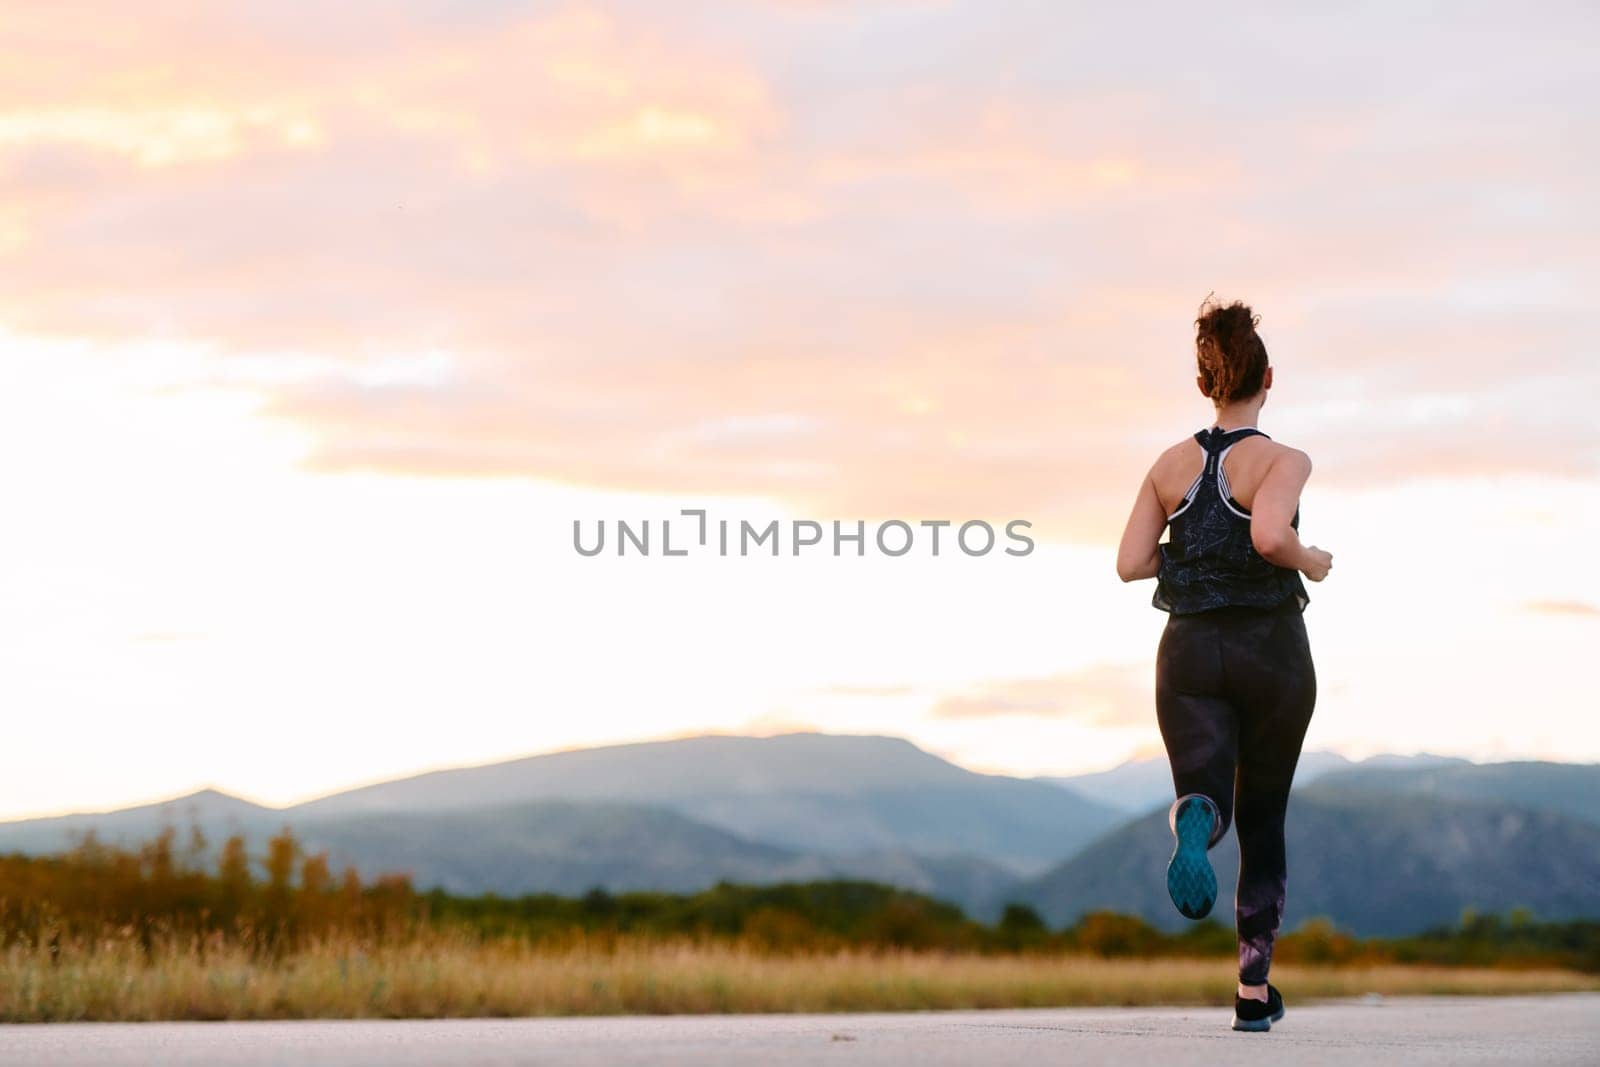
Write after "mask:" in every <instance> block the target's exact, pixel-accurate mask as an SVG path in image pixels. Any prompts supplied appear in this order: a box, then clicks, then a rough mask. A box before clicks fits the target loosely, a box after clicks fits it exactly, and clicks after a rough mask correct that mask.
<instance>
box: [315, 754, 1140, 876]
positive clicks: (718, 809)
mask: <svg viewBox="0 0 1600 1067" xmlns="http://www.w3.org/2000/svg"><path fill="white" fill-rule="evenodd" d="M541 800H569V801H580V800H596V801H603V802H607V803H619V802H620V803H635V804H645V805H649V806H654V807H663V808H668V809H671V810H673V811H677V812H680V813H682V814H684V815H686V816H689V817H690V818H693V819H696V820H699V821H701V822H705V823H708V824H710V825H713V826H717V827H720V828H722V829H724V830H727V831H729V832H731V833H734V834H738V835H740V836H742V837H746V838H752V839H757V840H762V841H766V842H769V843H771V844H775V845H779V846H781V847H784V848H788V849H792V850H795V851H800V852H815V851H822V852H830V853H845V854H849V853H862V852H867V851H881V850H894V851H909V852H917V853H926V854H928V855H930V856H975V857H981V858H983V859H985V860H987V861H989V862H992V863H998V864H1001V865H1004V866H1006V867H1009V868H1011V869H1012V870H1013V871H1014V872H1015V873H1018V874H1032V873H1038V872H1039V871H1042V870H1045V869H1046V868H1048V867H1049V866H1050V865H1051V864H1053V863H1055V862H1057V861H1058V860H1060V859H1061V858H1062V857H1063V856H1066V855H1069V854H1070V853H1072V852H1073V851H1074V850H1076V849H1077V848H1079V847H1081V846H1083V845H1085V844H1087V843H1088V842H1089V841H1091V840H1093V839H1094V838H1095V837H1097V836H1098V835H1099V834H1101V833H1103V832H1104V831H1105V830H1107V829H1109V828H1110V827H1112V826H1114V825H1116V823H1117V822H1119V821H1120V820H1121V818H1122V817H1123V816H1122V813H1121V812H1119V811H1117V810H1116V809H1114V808H1111V807H1108V806H1106V805H1102V804H1097V803H1095V802H1093V801H1090V800H1087V799H1085V798H1083V797H1082V796H1080V795H1078V794H1077V793H1076V792H1074V791H1071V790H1062V789H1060V788H1058V787H1055V786H1051V785H1048V784H1046V783H1042V782H1034V781H1028V780H1026V779H1021V778H1010V777H1007V776H1004V775H988V774H977V773H974V772H972V771H968V770H966V769H964V768H962V767H958V766H956V765H955V764H953V763H950V762H948V761H946V760H943V759H940V758H939V757H937V756H934V755H932V754H931V753H928V752H924V751H923V750H922V749H920V748H917V747H916V746H915V745H913V744H912V743H911V742H909V741H907V740H905V739H904V738H898V737H881V736H850V735H833V734H816V733H796V734H782V735H779V736H776V737H762V738H757V737H728V736H706V737H692V738H684V739H681V740H674V741H655V742H645V743H640V744H631V745H611V746H605V747H602V748H592V749H581V750H577V751H572V752H556V753H550V754H548V755H542V756H529V757H526V758H523V759H517V760H511V761H507V762H504V763H496V764H490V765H487V766H483V767H464V768H458V769H454V770H445V771H434V772H431V773H428V774H422V775H416V776H413V777H410V778H401V779H396V780H394V781H391V782H381V783H378V784H376V785H370V786H364V787H361V788H358V789H352V790H347V791H345V792H342V793H336V794H333V795H332V796H328V797H323V798H321V799H318V800H313V801H310V802H309V803H306V804H302V805H300V806H298V807H297V808H293V809H289V810H290V811H292V812H295V813H296V814H297V815H298V816H307V815H310V816H317V817H321V816H324V815H330V814H348V813H353V812H357V811H406V810H410V811H442V810H447V809H450V808H459V807H489V806H495V807H501V806H507V805H513V804H520V803H527V802H532V801H541Z"/></svg>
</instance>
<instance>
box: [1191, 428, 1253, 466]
mask: <svg viewBox="0 0 1600 1067" xmlns="http://www.w3.org/2000/svg"><path fill="white" fill-rule="evenodd" d="M1246 437H1267V435H1266V434H1264V433H1262V432H1261V431H1260V430H1258V429H1256V428H1255V427H1254V426H1240V427H1239V428H1238V429H1236V430H1219V429H1217V428H1216V427H1215V426H1211V427H1208V428H1206V429H1204V430H1201V431H1199V432H1198V433H1196V434H1195V435H1194V439H1195V440H1196V441H1198V442H1200V447H1201V448H1203V449H1205V453H1206V465H1205V469H1204V470H1202V471H1201V472H1200V476H1201V477H1202V478H1215V477H1216V476H1217V472H1218V470H1220V469H1221V465H1222V457H1223V456H1224V455H1225V454H1226V453H1227V451H1228V449H1230V448H1232V447H1233V446H1234V445H1236V444H1238V443H1239V442H1240V441H1243V440H1244V439H1245V438H1246ZM1268 440H1271V438H1270V437H1269V438H1268Z"/></svg>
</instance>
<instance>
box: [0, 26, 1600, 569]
mask: <svg viewBox="0 0 1600 1067" xmlns="http://www.w3.org/2000/svg"><path fill="white" fill-rule="evenodd" d="M163 12H164V17H151V16H149V15H147V14H145V13H140V12H135V11H134V10H133V9H130V8H127V7H125V6H121V5H107V6H106V7H105V8H104V9H102V10H100V11H99V12H97V13H96V14H95V15H94V16H93V17H94V18H95V19H96V25H97V26H100V27H101V28H102V29H103V30H104V32H103V33H100V34H96V35H89V36H88V37H86V36H85V35H83V34H81V33H80V34H68V33H67V30H66V28H64V27H63V25H62V23H61V21H60V15H59V8H58V7H57V6H55V5H43V4H22V5H7V7H6V9H5V11H4V13H3V14H0V29H3V30H4V32H5V33H6V35H7V39H8V40H13V41H17V42H20V44H19V46H18V47H16V48H14V49H13V50H12V51H13V53H14V55H15V56H16V58H17V62H16V63H14V64H10V65H8V67H7V70H6V71H5V72H4V73H0V89H4V90H5V91H4V93H3V94H0V99H4V100H5V101H6V104H5V107H4V108H3V109H0V164H3V166H0V268H3V269H5V270H6V272H7V277H8V279H13V281H12V282H10V283H8V285H7V286H5V287H0V323H3V324H4V325H5V326H7V327H8V328H10V329H13V330H17V331H21V332H33V333H39V334H52V335H67V336H74V337H82V338H88V339H92V340H94V341H97V342H99V343H104V344H115V343H117V342H119V341H123V340H130V339H143V338H148V337H169V338H178V339H183V340H189V341H194V342H198V343H202V344H207V345H211V346H213V347H214V348H215V349H216V350H217V352H218V353H219V364H218V370H217V374H218V376H219V377H221V378H226V377H227V376H228V374H229V369H228V366H229V365H228V362H227V361H228V359H229V357H231V356H236V355H240V354H244V355H250V356H253V357H257V358H259V357H262V356H269V357H270V356H274V355H293V356H295V357H306V356H310V357H314V358H315V359H316V360H317V361H319V365H320V366H323V367H325V368H331V369H327V370H325V371H324V372H322V373H318V374H315V375H309V376H302V377H300V378H299V379H298V380H293V381H288V382H285V383H281V384H276V385H272V386H270V387H263V388H266V389H267V390H268V398H267V410H268V411H269V412H270V413H271V414H272V415H274V416H275V417H278V418H282V419H286V420H290V421H292V422H294V423H296V424H297V425H299V426H302V427H304V428H306V429H308V430H309V431H310V432H311V434H312V437H313V439H314V441H315V446H314V451H313V454H312V456H311V458H310V463H311V464H312V466H314V467H315V468H317V469H323V470H350V469H363V470H384V471H402V472H412V473H416V472H421V473H429V474H438V475H441V476H489V477H497V476H507V477H522V476H527V477H538V478H547V479H554V480H559V481H564V482H569V483H573V484H583V485H596V486H606V487H620V488H630V489H647V490H650V489H654V490H674V491H685V492H718V493H746V494H763V495H778V496H782V497H784V498H786V499H788V500H789V501H791V502H793V503H794V504H795V505H796V506H797V507H803V508H805V509H807V510H810V511H813V512H815V513H817V514H819V515H824V516H839V517H856V516H861V517H878V516H883V515H888V514H899V515H907V516H927V517H937V516H955V515H961V516H968V515H971V516H987V517H995V518H1010V517H1027V518H1030V519H1033V520H1035V521H1036V522H1037V523H1039V524H1040V526H1041V531H1040V532H1041V535H1042V536H1046V537H1051V536H1076V537H1089V538H1095V539H1105V538H1107V537H1109V536H1112V535H1114V532H1115V528H1116V526H1117V525H1118V524H1119V522H1120V519H1121V512H1122V509H1123V507H1124V506H1125V505H1126V498H1127V497H1128V495H1129V494H1130V493H1131V490H1132V486H1133V485H1134V483H1135V482H1136V481H1137V478H1138V476H1139V475H1140V474H1141V473H1142V471H1143V469H1144V466H1145V464H1147V463H1148V461H1149V459H1150V458H1151V457H1153V455H1154V454H1155V452H1156V451H1158V450H1159V448H1160V447H1162V446H1163V445H1165V444H1167V443H1169V442H1170V440H1172V439H1176V438H1177V437H1179V436H1180V435H1182V434H1183V433H1185V432H1187V431H1188V430H1189V429H1192V428H1194V427H1195V426H1197V425H1198V424H1199V423H1201V422H1202V421H1203V420H1204V419H1205V417H1206V414H1207V413H1206V410H1205V408H1204V405H1203V403H1202V402H1201V401H1200V400H1199V398H1198V397H1197V396H1196V395H1195V394H1194V391H1193V389H1192V386H1191V385H1190V384H1189V378H1190V376H1191V375H1192V370H1191V369H1190V367H1191V362H1190V356H1189V343H1190V338H1189V322H1190V319H1191V317H1192V313H1193V308H1194V306H1195V305H1196V304H1197V303H1198V301H1199V299H1200V298H1201V297H1202V296H1204V294H1205V293H1206V292H1207V291H1208V290H1211V289H1216V290H1218V291H1219V292H1223V293H1226V294H1228V295H1238V296H1244V297H1246V298H1248V299H1250V300H1252V301H1253V302H1255V303H1256V304H1257V306H1258V308H1259V309H1260V310H1261V311H1262V313H1263V316H1264V324H1263V329H1264V331H1265V334H1266V337H1267V340H1268V344H1269V347H1270V349H1271V350H1272V353H1273V356H1274V359H1275V360H1276V361H1277V362H1278V364H1279V387H1278V391H1277V393H1276V394H1275V395H1274V397H1273V400H1272V402H1271V403H1270V404H1269V407H1268V409H1267V413H1266V420H1267V428H1268V429H1269V432H1278V429H1279V428H1280V427H1281V428H1282V430H1283V432H1284V433H1286V434H1288V435H1290V436H1293V437H1294V438H1295V443H1299V444H1303V445H1304V446H1306V447H1307V448H1309V449H1310V450H1312V451H1313V454H1314V455H1315V456H1316V457H1317V461H1318V466H1317V475H1316V478H1317V480H1318V484H1331V485H1351V486H1359V485H1367V484H1374V483H1382V482H1392V481H1395V480H1400V479H1405V478H1410V477H1419V476H1439V477H1454V476H1461V475H1474V474H1481V473H1513V474H1515V473H1528V472H1537V473H1547V474H1556V475H1561V476H1567V477H1573V478H1580V479H1592V478H1594V477H1595V476H1596V473H1597V471H1600V454H1597V447H1596V441H1595V437H1594V434H1593V430H1592V419H1591V416H1590V413H1589V411H1588V406H1587V402H1586V399H1585V398H1586V397H1588V396H1591V395H1593V394H1594V392H1595V391H1596V389H1597V387H1600V370H1597V369H1596V368H1595V367H1594V365H1593V361H1592V359H1590V358H1589V351H1590V348H1591V347H1592V346H1591V343H1590V342H1591V339H1592V337H1593V335H1594V331H1595V326H1596V325H1597V324H1596V322H1595V315H1594V312H1593V310H1592V309H1591V307H1590V303H1591V302H1590V301H1589V300H1588V297H1587V293H1588V292H1589V291H1590V290H1591V289H1592V288H1593V285H1594V284H1595V282H1596V281H1597V280H1600V279H1597V278H1596V264H1595V262H1594V258H1593V256H1592V251H1591V250H1592V248H1593V247H1594V241H1595V240H1596V238H1597V236H1600V234H1597V233H1596V226H1597V221H1596V217H1595V215H1594V212H1593V211H1592V208H1591V207H1590V197H1589V194H1588V191H1587V185H1588V181H1587V175H1588V174H1589V173H1590V172H1591V171H1592V169H1593V165H1594V164H1595V163H1596V162H1597V160H1596V159H1595V158H1594V145H1593V144H1592V143H1591V141H1588V140H1585V139H1583V138H1581V137H1574V136H1573V131H1572V123H1571V121H1570V112H1571V108H1572V106H1573V105H1572V103H1571V101H1572V100H1573V99H1574V97H1575V95H1577V91H1578V90H1579V89H1581V87H1582V85H1584V84H1588V83H1589V82H1592V81H1594V80H1596V77H1597V76H1596V75H1595V73H1594V71H1593V68H1592V64H1590V63H1589V62H1588V59H1587V52H1586V51H1585V50H1583V49H1581V48H1578V47H1576V44H1575V43H1574V42H1575V41H1576V40H1578V39H1581V38H1582V37H1583V36H1584V33H1585V31H1586V30H1587V25H1586V24H1579V25H1572V26H1566V27H1563V26H1562V25H1560V22H1561V20H1560V19H1558V18H1552V19H1551V20H1550V25H1549V26H1544V27H1541V28H1540V29H1539V30H1538V31H1537V32H1536V33H1534V34H1532V35H1531V36H1529V37H1526V38H1521V37H1519V41H1520V42H1521V44H1520V46H1519V48H1516V49H1507V48H1505V47H1504V45H1503V40H1502V39H1501V38H1500V37H1497V36H1496V35H1495V34H1494V32H1493V31H1494V30H1495V29H1496V26H1495V25H1494V20H1493V18H1492V17H1489V16H1481V17H1479V19H1478V21H1477V22H1474V21H1473V20H1472V19H1469V18H1466V17H1463V19H1462V20H1461V22H1460V24H1459V25H1455V26H1453V27H1452V28H1451V30H1450V31H1449V36H1450V42H1449V43H1450V45H1451V47H1450V48H1448V49H1446V48H1445V47H1444V45H1443V44H1442V43H1440V42H1439V41H1437V40H1435V39H1433V38H1432V37H1431V36H1428V35H1417V36H1408V35H1407V34H1406V33H1405V32H1404V31H1403V29H1396V28H1394V27H1388V26H1387V24H1386V33H1385V36H1384V40H1385V41H1386V47H1388V48H1390V49H1392V50H1393V51H1394V54H1395V55H1396V57H1399V58H1403V59H1404V60H1405V62H1404V63H1399V64H1398V66H1397V67H1396V68H1395V69H1396V71H1398V72H1399V73H1394V74H1393V75H1392V77H1391V78H1390V79H1389V80H1388V81H1386V82H1385V84H1386V85H1387V86H1388V91H1389V93H1390V95H1389V96H1386V97H1377V96H1374V95H1372V94H1371V93H1370V92H1369V91H1367V90H1365V89H1363V88H1362V86H1363V85H1364V84H1366V83H1365V82H1363V81H1362V80H1361V77H1360V72H1361V71H1362V70H1365V69H1366V66H1367V65H1368V64H1370V62H1371V58H1370V39H1371V38H1370V36H1369V35H1367V34H1365V33H1362V32H1360V27H1359V26H1356V27H1354V28H1351V29H1349V30H1348V31H1347V35H1342V34H1340V33H1321V32H1320V31H1319V33H1318V34H1313V35H1311V37H1314V38H1315V41H1316V44H1317V50H1316V51H1315V52H1314V53H1313V52H1308V51H1306V48H1305V46H1306V44H1307V41H1308V40H1309V39H1311V38H1308V36H1307V35H1308V34H1309V32H1310V31H1309V30H1308V29H1307V28H1306V27H1305V26H1304V25H1302V24H1301V23H1299V22H1298V21H1296V20H1293V19H1289V18H1282V19H1268V20H1265V21H1263V23H1262V24H1261V26H1260V27H1259V30H1258V32H1259V41H1258V54H1256V55H1255V56H1254V57H1253V58H1254V60H1255V62H1254V64H1253V65H1241V66H1240V67H1238V68H1237V69H1232V70H1216V69H1212V68H1209V67H1207V66H1204V65H1202V64H1200V63H1199V62H1198V61H1197V60H1196V59H1195V57H1196V56H1204V55H1209V54H1211V53H1209V52H1207V51H1206V50H1205V49H1204V48H1195V47H1192V42H1194V41H1195V40H1205V39H1207V37H1206V35H1208V34H1213V33H1216V32H1218V31H1217V30H1216V29H1215V28H1214V27H1212V26H1210V25H1209V24H1207V23H1194V24H1190V23H1188V22H1186V21H1185V18H1186V17H1183V16H1174V23H1173V26H1172V30H1171V33H1170V34H1148V33H1141V34H1140V35H1139V40H1140V41H1141V47H1140V49H1139V50H1135V51H1131V52H1130V51H1128V50H1127V49H1121V48H1119V47H1117V46H1115V45H1113V44H1109V43H1108V42H1115V41H1118V40H1126V39H1128V38H1127V37H1126V35H1125V34H1121V33H1120V31H1122V30H1126V29H1128V27H1126V26H1123V25H1122V24H1121V22H1120V21H1119V20H1120V19H1122V18H1124V17H1127V16H1124V15H1118V14H1117V13H1114V12H1111V13H1097V14H1092V15H1090V14H1085V15H1082V16H1081V17H1077V18H1074V19H1072V20H1070V22H1069V21H1068V20H1064V19H1062V18H1060V17H1059V16H1051V15H1047V14H1042V13H1034V12H1018V13H1014V14H1012V15H1009V16H1005V17H1001V16H997V15H995V13H994V12H992V11H991V10H988V9H986V8H984V7H982V6H978V5H953V6H950V7H947V8H939V9H926V10H924V9H906V10H901V9H897V8H893V7H890V6H881V7H873V8H870V9H854V8H852V9H850V10H848V11H846V10H812V9H810V8H808V7H807V6H805V5H801V6H799V7H796V6H793V5H776V6H773V7H770V8H765V9H757V8H748V9H741V15H740V17H739V18H737V19H734V20H729V19H727V18H725V17H724V16H725V14H726V13H725V12H724V11H723V10H722V9H720V8H718V7H717V6H716V5H701V4H686V5H682V6H681V7H679V6H677V5H674V8H673V11H672V14H671V15H670V16H668V15H664V14H662V12H661V11H659V10H644V9H639V8H636V7H632V6H629V5H626V4H593V5H570V6H566V7H560V8H554V9H540V11H539V12H538V13H537V14H527V13H524V12H522V11H520V10H518V9H516V8H514V7H508V8H506V9H505V10H503V11H501V10H498V9H496V10H495V11H492V12H490V11H484V12H479V13H477V14H475V15H470V16H469V15H468V14H465V13H460V12H456V11H454V10H453V9H448V8H444V7H439V6H437V5H430V4H425V3H421V4H413V5H403V4H400V5H391V4H358V5H349V6H341V7H340V8H338V9H336V10H330V11H328V12H325V13H321V14H319V16H318V18H317V20H316V23H315V24H314V25H313V24H309V23H306V24H302V22H300V21H297V20H295V19H289V18H286V17H284V16H283V15H282V14H281V12H279V9H277V8H274V7H271V6H269V5H254V4H238V5H229V6H217V5H209V4H196V5H193V6H192V7H186V8H184V9H182V10H180V11H177V12H176V13H170V12H169V9H163ZM168 15H170V17H165V16H168ZM179 16H181V17H179ZM79 17H85V18H86V17H89V16H87V15H80V16H79ZM1374 17H1377V16H1374ZM1041 19H1042V20H1051V19H1053V20H1054V21H1049V22H1048V25H1046V24H1044V23H1041V22H1039V21H1037V20H1041ZM906 26H914V27H916V30H917V32H916V33H915V34H911V35H908V34H907V33H906V32H904V28H905V27H906ZM975 27H981V28H982V30H983V33H982V34H979V35H975V34H974V32H973V30H974V28H975ZM1145 29H1147V27H1146V28H1145ZM1046 30H1054V31H1056V32H1053V33H1046V32H1044V31H1046ZM67 41H70V42H71V43H72V47H70V48H68V47H65V43H66V42H67ZM1234 43H1236V42H1234ZM113 46H114V47H113ZM1001 54H1003V55H1005V56H1006V57H1007V62H1006V63H1005V64H1004V65H1003V66H997V65H996V64H995V63H994V62H993V60H994V58H995V56H996V55H1001ZM1291 57H1300V58H1298V59H1295V60H1294V61H1291ZM1114 60H1115V61H1114ZM1397 62H1398V60H1397ZM1464 70H1465V71H1471V72H1472V73H1471V74H1470V75H1462V74H1460V73H1459V72H1460V71H1464ZM1441 71H1448V72H1451V73H1450V76H1451V77H1452V78H1453V79H1454V80H1453V81H1452V84H1453V85H1454V86H1455V91H1454V92H1453V93H1452V94H1450V95H1449V96H1448V98H1446V97H1444V96H1441V95H1440V94H1439V93H1437V92H1435V91H1434V89H1433V81H1432V79H1433V78H1434V77H1435V76H1440V72H1441ZM1002 72H1005V73H1002ZM1275 75H1276V79H1275V80H1274V76H1275ZM1269 80H1270V81H1272V83H1273V84H1275V85H1277V86H1279V89H1278V90H1277V91H1276V92H1273V93H1262V92H1261V85H1262V84H1265V83H1266V82H1267V81H1269ZM1510 88H1514V89H1515V92H1511V91H1509V89H1510ZM1593 88H1600V86H1594V87H1593ZM1591 95H1592V94H1591ZM434 351H437V352H442V353H445V354H446V355H447V356H448V363H449V367H450V373H448V374H446V375H442V376H440V377H439V378H438V379H437V380H428V381H420V382H409V383H406V382H400V383H394V382H391V383H389V384H381V383H377V384H375V383H374V381H373V380H372V375H371V374H370V373H368V372H369V371H370V368H371V366H372V364H374V363H378V364H382V363H383V362H384V361H386V360H393V361H397V362H403V361H407V360H414V359H415V358H416V357H417V355H418V353H420V352H434ZM341 362H344V363H347V364H349V366H350V369H349V370H348V371H344V370H341V369H339V364H340V363H341ZM1275 420H1281V422H1276V423H1275ZM755 426H760V427H765V429H764V430H763V432H761V433H751V432H749V428H750V427H755ZM730 427H734V428H737V427H743V428H745V429H744V431H742V432H738V433H731V432H730V430H729V428H730ZM1157 428H1160V429H1159V432H1158V430H1157ZM1507 441H1515V442H1516V445H1515V447H1506V442H1507Z"/></svg>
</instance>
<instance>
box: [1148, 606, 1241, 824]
mask: <svg viewBox="0 0 1600 1067" xmlns="http://www.w3.org/2000/svg"><path fill="white" fill-rule="evenodd" d="M1222 681H1223V680H1222V649H1221V646H1220V644H1219V641H1218V627H1217V624H1216V623H1215V622H1214V621H1212V620H1210V619H1207V618H1205V617H1204V616H1203V615H1174V616H1173V617H1172V618H1171V619H1169V620H1168V621H1167V626H1166V629H1165V630H1163V631H1162V634H1161V644H1160V646H1159V647H1158V648H1157V649H1156V720H1157V722H1158V724H1159V725H1160V727H1161V740H1162V741H1163V742H1164V743H1165V745H1166V748H1167V760H1168V762H1169V763H1170V764H1171V766H1172V784H1173V787H1174V790H1175V792H1176V795H1177V797H1178V799H1177V800H1176V801H1174V803H1173V811H1174V812H1176V811H1177V808H1178V805H1179V804H1181V803H1182V802H1183V800H1184V799H1185V798H1187V797H1190V796H1193V795H1196V794H1198V795H1200V796H1203V797H1205V798H1206V799H1207V800H1209V801H1210V802H1211V805H1212V807H1213V808H1214V809H1215V812H1216V816H1217V817H1216V824H1215V826H1214V827H1213V829H1212V832H1211V841H1210V844H1212V845H1215V844H1216V843H1217V842H1218V841H1220V840H1221V839H1222V835H1223V834H1224V833H1226V832H1227V829H1228V822H1229V820H1230V819H1231V818H1232V816H1233V792H1234V767H1235V761H1236V759H1237V752H1238V730H1239V716H1238V713H1237V712H1236V710H1235V709H1234V707H1233V705H1232V704H1231V703H1229V701H1228V700H1227V699H1226V698H1225V697H1224V696H1223V684H1222Z"/></svg>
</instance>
